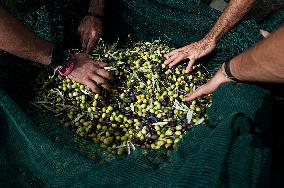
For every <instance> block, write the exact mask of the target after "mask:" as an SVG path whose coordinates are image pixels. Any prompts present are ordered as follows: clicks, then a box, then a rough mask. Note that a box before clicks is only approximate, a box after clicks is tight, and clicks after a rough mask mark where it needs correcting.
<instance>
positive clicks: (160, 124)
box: [152, 122, 169, 126]
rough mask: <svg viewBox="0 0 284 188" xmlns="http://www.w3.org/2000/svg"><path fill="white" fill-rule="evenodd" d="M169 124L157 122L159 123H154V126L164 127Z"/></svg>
mask: <svg viewBox="0 0 284 188" xmlns="http://www.w3.org/2000/svg"><path fill="white" fill-rule="evenodd" d="M168 123H169V122H157V123H153V124H152V125H154V126H155V125H158V126H163V125H167V124H168Z"/></svg>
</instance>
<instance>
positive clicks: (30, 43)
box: [0, 5, 52, 65]
mask: <svg viewBox="0 0 284 188" xmlns="http://www.w3.org/2000/svg"><path fill="white" fill-rule="evenodd" d="M0 18H1V19H0V49H1V50H4V51H6V52H9V53H11V54H13V55H16V56H18V57H21V58H24V59H28V60H31V61H34V62H38V63H42V64H46V65H47V64H49V63H50V55H51V51H52V44H50V43H48V42H46V41H45V40H43V39H41V38H40V37H37V36H36V35H35V33H33V32H32V31H30V30H29V29H28V28H27V27H25V26H24V25H23V24H22V23H21V22H19V21H18V20H17V19H16V18H14V17H13V16H12V15H11V14H10V12H9V11H7V10H6V9H5V8H4V7H3V6H1V5H0Z"/></svg>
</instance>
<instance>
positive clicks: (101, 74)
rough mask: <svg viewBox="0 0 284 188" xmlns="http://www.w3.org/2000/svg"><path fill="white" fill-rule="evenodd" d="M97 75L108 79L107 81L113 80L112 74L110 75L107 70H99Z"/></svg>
mask: <svg viewBox="0 0 284 188" xmlns="http://www.w3.org/2000/svg"><path fill="white" fill-rule="evenodd" d="M95 72H96V74H97V75H99V76H101V77H103V78H106V79H109V80H111V79H112V74H111V73H109V72H108V71H107V70H105V69H103V68H101V69H97V70H96V71H95Z"/></svg>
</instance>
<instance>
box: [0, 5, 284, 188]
mask: <svg viewBox="0 0 284 188" xmlns="http://www.w3.org/2000/svg"><path fill="white" fill-rule="evenodd" d="M1 2H2V3H3V4H4V5H5V6H7V7H8V8H9V9H10V10H11V12H12V13H13V14H14V15H15V16H17V17H18V18H19V19H21V20H22V21H23V22H24V23H25V24H26V25H27V26H28V27H30V28H31V29H32V30H34V31H36V32H37V33H38V35H39V36H41V37H43V38H45V39H47V40H49V41H51V42H57V41H65V42H66V43H68V42H69V44H66V46H69V45H74V44H75V42H76V40H75V39H74V40H73V38H69V37H71V36H72V37H74V38H75V35H76V34H74V33H75V32H70V33H68V31H70V28H76V26H75V25H76V23H78V22H79V20H78V18H80V17H81V15H82V14H83V12H79V11H78V5H79V4H80V3H79V2H75V1H71V0H70V1H67V0H65V1H53V2H52V3H49V4H45V3H44V1H36V3H35V1H31V0H22V1H20V0H19V1H8V0H2V1H1ZM80 5H81V4H80ZM54 7H56V8H54ZM66 7H68V11H67V9H66ZM82 7H84V6H82ZM107 15H110V16H109V18H107V19H106V21H105V23H106V25H105V39H106V40H107V41H109V42H111V41H116V40H117V38H118V37H119V38H120V40H121V41H123V40H128V34H129V33H131V36H132V39H133V40H144V41H151V40H157V39H161V40H163V41H165V42H167V43H169V44H170V45H172V46H174V47H180V46H183V45H185V44H188V43H191V42H194V41H196V40H198V39H201V38H202V37H203V36H204V35H205V34H206V32H207V31H208V30H209V29H210V27H211V26H212V24H213V23H214V21H215V20H216V18H217V16H218V15H220V12H218V11H216V10H213V9H211V8H210V7H208V6H207V5H205V4H204V3H202V2H200V1H197V0H191V1H189V0H181V1H170V0H166V1H161V0H136V1H134V0H130V1H126V0H119V1H112V2H111V3H109V8H108V11H107ZM283 17H284V12H283V9H279V10H278V11H277V12H276V13H275V14H272V15H271V17H270V18H268V19H263V20H261V22H256V21H254V20H244V21H242V22H241V23H240V24H238V25H237V26H236V27H235V28H234V29H233V30H232V31H230V32H229V33H228V34H227V35H226V36H225V37H224V38H223V39H222V40H221V41H220V42H219V43H218V46H217V49H216V50H215V51H214V53H213V54H211V55H210V56H208V57H206V58H203V59H201V60H200V61H201V62H202V63H204V65H205V66H206V67H207V68H208V70H209V71H210V72H211V73H214V71H215V70H216V68H217V67H218V66H219V64H220V63H222V62H224V61H225V60H227V59H229V58H231V57H232V56H234V55H235V54H237V53H239V52H241V51H243V50H245V49H247V48H248V47H250V46H251V45H253V44H254V43H255V42H257V41H258V40H260V39H261V36H260V35H259V32H258V29H259V28H263V27H264V26H265V28H270V29H271V30H274V29H275V28H277V26H279V25H280V24H283V23H284V20H283V19H284V18H283ZM67 23H72V24H70V25H69V26H67ZM72 31H76V30H72ZM66 37H67V38H66ZM42 69H43V67H41V66H35V65H34V64H33V63H31V62H26V61H23V60H20V59H18V58H15V57H13V56H10V55H7V54H4V55H3V54H2V56H1V60H0V72H1V75H0V125H1V126H0V128H1V131H0V135H1V139H0V144H1V147H0V148H1V149H0V166H1V167H0V186H1V187H11V186H20V187H41V186H47V187H55V186H56V187H88V186H92V187H154V186H155V187H220V186H223V187H224V186H225V187H240V186H242V187H267V186H268V185H270V183H271V182H270V180H271V178H270V172H271V150H270V147H269V145H268V144H267V141H269V140H270V137H269V136H265V135H267V133H268V132H269V131H270V129H269V127H270V125H271V117H272V111H274V109H272V102H273V101H272V96H271V94H270V92H269V91H268V90H267V88H265V87H263V86H262V87H260V86H253V85H247V84H238V85H236V84H225V85H222V86H221V87H220V88H219V89H218V90H217V91H216V92H215V93H214V95H213V103H212V106H211V108H210V110H209V123H208V125H200V126H196V127H194V128H192V129H191V130H190V131H188V133H187V134H186V135H185V137H184V138H183V139H182V140H181V141H180V143H179V144H178V145H177V147H176V148H175V149H174V150H160V151H149V152H148V153H142V152H141V151H139V150H137V151H136V152H134V153H132V154H131V155H129V156H126V157H122V158H116V157H113V156H110V155H108V154H107V153H105V152H104V151H102V150H101V149H100V148H99V147H98V146H97V145H96V144H94V143H92V142H89V141H88V140H84V139H82V138H79V137H77V136H75V135H74V133H72V132H70V131H69V130H66V129H64V128H63V126H62V125H60V124H59V123H57V122H56V121H55V120H54V118H53V117H52V116H50V115H48V114H43V113H42V112H41V111H39V110H37V109H36V108H35V107H34V106H32V105H30V103H29V102H28V101H31V99H32V98H33V88H32V86H33V82H34V80H36V78H37V77H38V76H39V75H40V73H41V70H42ZM236 98H237V99H238V100H236ZM282 109H283V108H282ZM264 133H266V134H264Z"/></svg>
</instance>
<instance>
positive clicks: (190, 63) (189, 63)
mask: <svg viewBox="0 0 284 188" xmlns="http://www.w3.org/2000/svg"><path fill="white" fill-rule="evenodd" d="M195 60H196V59H194V58H190V60H189V62H188V65H187V67H186V69H185V73H189V72H190V71H191V68H192V65H193V64H194V62H195Z"/></svg>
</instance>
